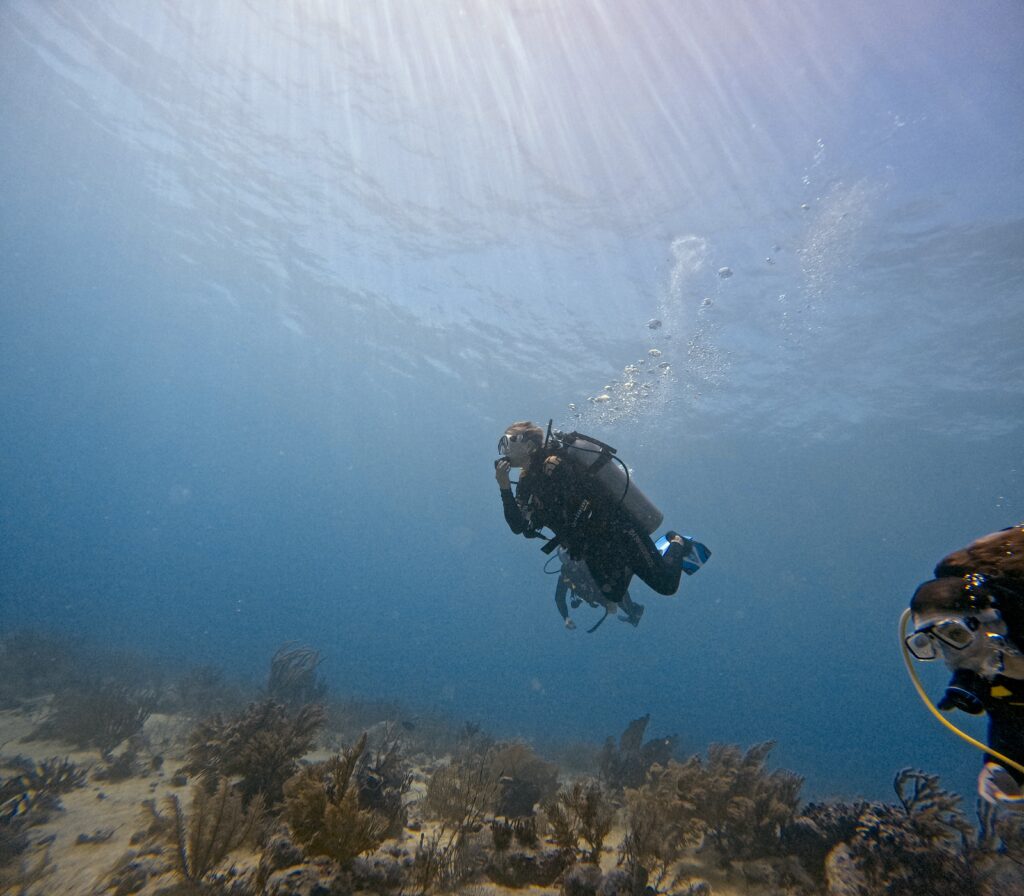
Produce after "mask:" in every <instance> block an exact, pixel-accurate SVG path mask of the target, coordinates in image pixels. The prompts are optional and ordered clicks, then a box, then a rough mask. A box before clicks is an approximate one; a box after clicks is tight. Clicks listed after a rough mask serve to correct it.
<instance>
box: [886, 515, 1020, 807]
mask: <svg viewBox="0 0 1024 896" xmlns="http://www.w3.org/2000/svg"><path fill="white" fill-rule="evenodd" d="M908 615H910V616H912V618H913V623H914V631H913V632H912V633H911V634H910V635H908V636H907V637H906V638H905V639H904V644H905V646H906V651H907V652H908V653H910V654H913V656H915V657H916V658H917V659H919V660H932V659H937V658H939V657H941V658H942V659H943V660H944V661H945V663H946V665H947V666H948V667H949V669H950V670H951V671H952V673H953V677H952V678H951V679H950V682H949V685H948V687H947V688H946V692H945V694H944V695H943V696H942V699H941V700H939V704H938V708H939V709H941V710H944V711H947V712H948V711H950V710H954V709H959V710H962V711H963V712H967V713H970V714H971V715H980V714H981V713H986V714H987V715H988V737H987V745H986V744H981V743H979V742H977V741H974V740H973V738H970V737H969V736H968V735H965V734H964V733H963V732H961V731H960V730H959V729H957V728H956V727H955V726H953V725H952V724H950V723H948V722H945V720H943V719H942V717H941V716H939V718H940V720H942V721H943V722H944V724H946V725H947V727H950V728H952V729H953V731H955V732H956V733H957V734H959V735H960V736H961V737H963V738H965V739H966V740H968V741H970V742H971V743H974V744H975V745H976V746H980V747H983V748H984V747H985V746H987V747H988V750H989V751H990V752H988V753H987V754H986V757H985V760H986V761H985V764H984V766H983V767H982V770H981V773H980V774H979V775H978V793H979V795H980V796H981V797H982V799H984V800H987V801H988V802H990V803H994V804H995V803H998V804H1001V805H1014V806H1017V807H1018V808H1021V809H1024V790H1022V785H1024V525H1020V526H1015V527H1013V528H1010V529H1003V530H1001V531H999V532H993V533H991V534H989V535H985V536H983V537H982V538H979V539H977V540H975V541H973V542H972V543H971V544H969V545H968V546H967V547H966V548H964V549H963V550H960V551H954V552H953V553H952V554H949V555H948V556H946V557H944V558H943V559H942V560H941V561H939V564H938V566H936V567H935V578H934V579H931V580H929V581H927V582H924V583H923V584H922V585H920V586H919V587H918V589H917V590H916V591H915V592H914V596H913V598H912V599H911V601H910V609H909V610H907V611H906V612H905V613H904V615H903V618H902V619H901V621H900V625H901V630H900V634H901V635H902V634H903V629H904V627H905V625H906V618H907V616H908ZM907 668H908V670H909V671H910V673H911V676H912V677H913V678H914V683H915V686H916V687H917V689H918V693H919V694H920V695H921V697H922V699H923V700H924V701H925V703H926V704H927V705H928V706H929V708H930V709H932V711H933V712H935V714H936V716H938V715H939V714H938V712H936V710H935V708H934V707H932V704H931V701H930V700H929V699H928V697H927V695H926V694H925V693H924V689H923V688H922V687H921V684H920V682H919V681H918V680H917V676H916V674H915V673H914V670H913V666H912V664H911V663H910V661H909V660H908V661H907Z"/></svg>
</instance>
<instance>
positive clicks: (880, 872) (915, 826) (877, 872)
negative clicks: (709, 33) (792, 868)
mask: <svg viewBox="0 0 1024 896" xmlns="http://www.w3.org/2000/svg"><path fill="white" fill-rule="evenodd" d="M893 786H894V788H895V790H896V794H897V796H898V798H899V805H898V806H894V805H887V804H880V803H870V804H868V805H867V806H866V807H865V808H864V809H863V811H862V812H861V813H860V816H859V817H858V820H857V828H856V831H855V833H854V836H853V837H852V838H851V839H850V841H849V842H848V843H844V844H841V845H840V846H838V847H837V848H836V849H834V850H833V851H832V852H831V853H830V854H829V857H828V860H827V862H826V876H827V878H828V882H829V886H830V888H831V889H832V890H839V888H840V887H846V888H849V887H851V886H853V887H856V888H858V889H860V890H862V891H863V892H865V893H868V894H874V893H879V894H881V893H885V894H887V896H912V894H919V893H925V892H926V893H929V894H934V896H945V894H949V896H953V894H958V896H964V894H969V893H976V892H978V884H979V875H978V873H977V870H976V869H975V868H974V867H973V863H972V861H971V852H972V849H971V847H972V838H973V834H974V830H973V827H972V825H971V824H970V822H968V820H967V818H966V816H965V815H964V814H963V811H962V810H961V809H960V805H959V803H960V798H959V797H958V796H955V795H954V794H951V793H949V792H947V791H945V790H943V789H942V788H941V787H939V784H938V778H937V776H935V775H928V774H925V773H924V772H922V771H918V770H915V769H903V770H902V771H900V772H899V773H898V774H897V775H896V778H895V781H894V783H893ZM854 892H856V890H854Z"/></svg>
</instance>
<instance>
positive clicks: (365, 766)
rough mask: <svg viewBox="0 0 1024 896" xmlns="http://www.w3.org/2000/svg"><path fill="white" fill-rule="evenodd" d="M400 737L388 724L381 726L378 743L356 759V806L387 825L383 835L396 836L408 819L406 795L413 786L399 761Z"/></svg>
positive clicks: (401, 760) (410, 778) (401, 762)
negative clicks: (375, 815) (374, 815)
mask: <svg viewBox="0 0 1024 896" xmlns="http://www.w3.org/2000/svg"><path fill="white" fill-rule="evenodd" d="M401 748H402V743H401V738H400V737H399V736H398V735H397V734H396V733H395V729H394V727H393V726H391V725H390V724H387V725H385V726H384V727H383V729H382V731H381V737H380V741H379V742H378V744H377V746H376V747H374V748H373V749H369V748H367V749H365V750H364V751H363V753H362V755H361V757H360V759H359V765H358V767H357V769H356V778H357V781H358V785H359V805H360V807H361V808H363V809H372V810H374V811H375V812H376V813H377V814H378V815H380V816H382V817H383V818H385V819H386V820H387V822H388V827H387V832H386V836H388V837H397V836H398V835H399V834H401V832H402V829H403V828H404V827H405V823H406V821H407V820H408V812H407V811H406V806H405V794H406V793H408V791H409V786H410V784H411V783H412V776H411V775H410V773H409V771H408V769H407V767H406V765H405V763H404V761H403V759H402V749H401Z"/></svg>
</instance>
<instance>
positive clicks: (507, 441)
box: [498, 432, 529, 460]
mask: <svg viewBox="0 0 1024 896" xmlns="http://www.w3.org/2000/svg"><path fill="white" fill-rule="evenodd" d="M527 441H529V436H528V435H527V434H526V433H525V432H516V433H512V434H511V435H510V434H509V433H505V435H503V436H502V437H501V438H500V439H498V454H500V455H501V456H502V457H507V458H508V459H509V460H514V459H515V458H517V457H518V458H522V457H524V456H525V455H527V454H529V448H528V446H527V445H526V442H527Z"/></svg>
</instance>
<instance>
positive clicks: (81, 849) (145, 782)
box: [0, 710, 746, 896]
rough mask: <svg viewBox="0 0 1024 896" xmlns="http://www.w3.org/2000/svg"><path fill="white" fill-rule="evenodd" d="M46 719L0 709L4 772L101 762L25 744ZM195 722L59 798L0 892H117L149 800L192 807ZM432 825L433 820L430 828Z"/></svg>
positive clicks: (249, 862) (155, 883)
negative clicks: (17, 763) (180, 778)
mask: <svg viewBox="0 0 1024 896" xmlns="http://www.w3.org/2000/svg"><path fill="white" fill-rule="evenodd" d="M44 715H45V713H42V712H40V713H33V712H32V711H23V710H13V711H4V712H0V775H6V774H11V773H12V770H13V769H12V765H11V763H12V761H13V760H14V759H15V758H16V757H20V758H22V759H26V758H27V759H30V760H33V761H42V760H44V759H50V758H53V757H59V758H67V759H69V760H70V761H71V762H74V763H75V764H76V765H78V766H81V767H82V768H86V769H90V767H92V766H96V765H97V764H98V763H99V762H100V757H99V755H98V753H97V751H96V750H75V749H69V748H68V745H67V744H64V743H62V742H58V741H52V740H50V741H48V740H31V741H26V740H25V738H26V737H27V736H28V735H29V733H30V732H31V731H32V730H33V729H34V728H35V727H36V726H37V725H38V723H39V722H40V721H41V720H42V718H43V717H44ZM192 725H193V722H192V720H191V719H186V718H184V717H176V716H171V715H161V714H153V715H152V716H150V718H149V719H148V720H147V722H146V725H145V729H144V735H145V737H146V738H147V740H148V741H149V744H150V746H151V747H152V748H153V750H154V751H157V750H159V751H161V755H163V757H164V762H163V764H162V766H161V767H160V768H159V769H152V770H148V771H146V772H144V773H143V774H142V775H140V776H136V777H131V778H128V779H125V780H122V781H94V780H93V777H92V774H91V771H90V774H89V778H88V783H87V784H86V786H85V787H82V788H78V789H76V790H73V791H71V792H70V793H66V794H63V795H62V796H61V798H60V801H61V804H62V806H63V809H62V810H58V811H54V812H52V813H51V814H50V816H49V818H48V820H47V821H46V822H45V823H43V824H39V825H33V826H32V827H31V828H30V840H31V843H32V846H31V847H30V849H29V851H28V852H27V853H26V854H25V855H24V856H23V857H22V860H23V867H31V866H32V865H35V864H36V863H37V862H39V861H40V859H41V858H42V856H43V854H44V852H47V851H48V857H49V863H48V865H47V874H46V876H45V877H44V878H42V879H40V880H39V881H38V882H37V883H35V884H32V885H30V886H29V888H28V889H27V890H25V891H21V890H17V889H12V890H10V891H6V890H3V889H2V883H0V892H2V893H4V894H6V893H7V892H11V893H18V894H19V896H20V894H21V893H22V892H24V894H25V896H43V894H60V896H98V894H109V893H111V892H113V890H112V889H108V888H107V887H106V885H105V882H106V881H107V879H108V878H109V875H110V873H111V871H112V869H114V867H115V866H116V865H117V863H118V862H119V860H121V859H122V858H123V857H124V856H125V855H126V854H127V853H129V852H130V851H131V850H133V849H135V848H136V847H134V846H133V844H132V843H131V839H132V836H133V835H135V834H137V833H138V832H140V831H142V830H144V829H145V828H146V826H147V824H148V820H147V810H146V808H145V803H146V802H147V801H155V802H156V804H157V805H158V806H160V805H161V804H162V803H163V801H164V799H165V798H166V797H168V796H169V795H171V794H174V795H177V796H178V798H179V799H180V800H181V801H182V802H183V803H184V804H186V805H187V799H188V797H189V785H182V784H175V783H173V779H174V778H175V775H176V774H177V772H178V770H179V768H180V766H181V765H182V764H183V762H184V755H183V753H184V747H185V742H186V739H187V735H188V732H189V731H190V730H191V727H192ZM321 740H323V738H321ZM330 755H332V751H331V750H327V749H317V750H315V751H313V752H311V753H309V754H308V755H307V756H306V757H305V759H306V760H309V761H317V760H322V759H325V758H327V757H328V756H330ZM413 776H414V780H413V785H412V787H411V789H410V792H409V794H408V797H409V802H410V804H411V805H412V812H411V816H412V817H413V818H417V816H416V812H415V801H416V800H417V798H418V796H422V794H423V792H424V790H425V782H426V776H425V775H424V774H423V773H422V771H420V770H418V769H415V768H414V770H413ZM418 820H419V819H418ZM420 821H422V820H420ZM428 825H429V823H426V824H425V826H428ZM108 832H111V833H110V836H109V837H107V836H106V834H107V833H108ZM623 833H624V832H623V831H622V830H621V829H615V830H613V831H612V833H611V835H610V836H609V837H608V839H607V842H606V844H605V847H604V855H603V858H602V861H601V868H602V870H603V871H605V872H607V871H611V870H612V869H614V868H615V866H616V858H617V856H618V847H619V844H620V842H621V840H622V836H623ZM83 835H84V836H85V837H92V838H96V841H99V842H95V841H94V842H86V843H82V842H79V841H80V838H83ZM97 835H99V837H97ZM418 838H419V833H418V832H417V833H414V832H412V831H409V830H406V831H405V832H404V834H403V836H402V838H400V839H399V840H398V841H397V842H398V843H399V844H400V845H404V846H406V847H408V848H409V849H410V851H411V850H412V849H413V848H414V847H415V844H416V842H417V840H418ZM395 843H396V841H395V840H391V841H385V843H384V844H382V846H381V847H380V848H381V849H387V848H388V847H389V846H393V845H395ZM259 857H260V852H259V850H251V849H239V850H236V851H235V852H233V853H232V854H231V855H230V856H229V857H228V858H227V859H226V860H225V862H224V863H223V867H224V868H227V867H231V866H233V867H234V868H236V869H238V870H239V871H245V870H246V869H249V868H254V867H255V866H256V865H257V863H258V862H259ZM693 872H694V877H695V879H696V878H698V877H699V878H701V879H704V880H706V881H707V882H708V883H709V884H710V885H711V887H712V892H713V893H714V894H715V896H742V894H744V893H745V892H746V888H745V887H744V886H743V885H738V884H737V883H736V882H735V881H730V880H729V879H728V878H727V877H726V876H725V875H724V874H723V872H721V871H719V870H718V869H715V868H712V867H707V866H706V865H705V864H704V863H701V862H700V861H699V859H697V858H695V859H694V862H693ZM179 883H180V878H178V877H177V875H176V874H174V873H168V874H165V875H162V876H160V877H156V878H151V879H150V880H149V881H148V882H147V883H146V885H145V886H144V887H143V888H142V889H140V890H137V891H134V892H136V893H137V894H139V896H157V894H160V893H161V892H164V891H168V890H170V891H175V892H178V890H177V888H176V884H179ZM456 892H458V893H467V894H469V893H472V894H478V896H486V894H497V893H518V894H538V896H539V894H557V893H559V892H560V889H559V887H558V886H554V887H550V888H542V887H523V888H517V889H512V888H509V887H503V886H499V885H497V884H494V883H472V884H468V885H465V886H463V887H461V888H460V889H459V890H457V891H456Z"/></svg>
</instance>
